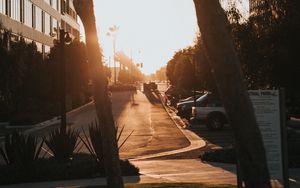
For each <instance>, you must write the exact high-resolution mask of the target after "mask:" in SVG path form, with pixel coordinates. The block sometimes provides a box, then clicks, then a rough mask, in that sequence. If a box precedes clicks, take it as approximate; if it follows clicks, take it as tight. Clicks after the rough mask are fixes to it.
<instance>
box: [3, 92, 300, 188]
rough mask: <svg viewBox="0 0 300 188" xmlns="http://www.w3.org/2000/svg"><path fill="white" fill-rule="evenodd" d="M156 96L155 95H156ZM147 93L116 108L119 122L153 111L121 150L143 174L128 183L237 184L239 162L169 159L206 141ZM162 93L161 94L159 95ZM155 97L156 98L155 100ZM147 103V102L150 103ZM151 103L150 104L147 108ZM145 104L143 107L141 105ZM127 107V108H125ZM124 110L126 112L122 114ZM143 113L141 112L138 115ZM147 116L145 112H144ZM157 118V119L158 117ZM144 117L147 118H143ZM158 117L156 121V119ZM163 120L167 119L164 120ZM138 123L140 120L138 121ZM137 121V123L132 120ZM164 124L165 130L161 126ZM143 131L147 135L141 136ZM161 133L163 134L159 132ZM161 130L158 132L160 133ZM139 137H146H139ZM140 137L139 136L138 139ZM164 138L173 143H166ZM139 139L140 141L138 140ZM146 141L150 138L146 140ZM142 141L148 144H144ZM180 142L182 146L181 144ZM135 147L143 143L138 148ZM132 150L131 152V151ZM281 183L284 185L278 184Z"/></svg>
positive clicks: (100, 181) (293, 176)
mask: <svg viewBox="0 0 300 188" xmlns="http://www.w3.org/2000/svg"><path fill="white" fill-rule="evenodd" d="M153 96H154V99H153V98H152V97H153ZM153 96H146V97H147V100H149V101H148V102H147V101H145V98H144V96H143V94H142V93H137V94H135V95H134V97H135V102H136V103H140V104H141V103H144V105H141V106H140V105H131V104H128V102H124V104H123V107H122V109H123V110H119V111H118V110H117V111H115V112H114V113H115V114H114V115H115V116H117V117H118V119H119V122H131V120H132V118H129V117H132V116H133V115H136V114H137V113H138V112H142V113H141V114H140V116H142V115H143V114H144V113H145V111H147V112H148V113H150V114H151V118H149V117H146V118H144V119H148V121H150V119H151V123H149V122H147V121H145V122H144V125H145V126H146V128H143V127H140V128H137V129H136V130H135V136H134V137H133V138H132V140H131V142H132V143H131V144H129V146H127V149H125V148H124V150H125V151H123V152H121V156H122V157H123V158H124V157H125V158H126V157H129V158H130V162H131V163H132V164H134V165H135V166H137V167H138V168H139V169H140V174H141V175H140V176H130V177H123V179H124V182H125V183H171V182H172V183H174V182H189V183H190V182H194V183H212V184H233V185H236V170H235V169H236V168H235V165H230V164H221V163H203V162H202V161H200V160H199V159H197V158H194V159H165V158H164V157H165V156H172V155H176V154H179V153H184V152H188V151H193V150H196V149H199V148H202V147H205V146H206V143H205V141H204V140H203V139H202V138H200V137H199V136H197V135H196V134H195V133H193V132H192V131H191V130H189V129H185V127H184V125H183V124H182V123H183V122H182V121H181V119H180V118H178V117H176V116H173V115H172V114H169V113H168V112H167V110H165V109H164V106H162V105H161V104H159V103H157V102H155V100H157V99H155V95H153ZM156 97H159V96H156ZM153 100H154V102H153ZM146 104H147V105H146ZM146 106H147V108H146ZM140 108H142V109H140ZM124 110H125V111H124ZM122 113H124V114H122ZM138 116H139V115H138ZM143 116H145V114H144V115H143ZM120 117H121V118H120ZM156 118H157V119H156ZM142 119H143V118H142ZM152 120H154V121H152ZM160 120H163V123H161V122H160ZM136 123H137V122H136ZM132 124H133V125H134V124H135V123H132ZM132 124H131V125H132ZM161 127H163V129H162V130H161V129H160V128H161ZM125 128H127V130H126V131H127V132H129V131H132V126H128V127H125ZM141 132H145V133H147V134H146V135H142V136H139V134H140V133H141ZM158 132H159V133H161V135H159V134H157V133H158ZM156 134H157V135H156ZM174 134H176V136H179V138H180V139H179V141H176V139H173V138H172V137H174ZM139 137H143V138H141V139H139ZM136 138H137V139H136ZM163 140H167V141H166V142H167V143H168V145H170V146H169V147H165V146H164V145H163ZM135 141H137V142H138V143H139V144H134V142H135ZM145 141H146V142H145ZM142 143H143V144H144V145H142ZM178 144H179V146H178ZM135 147H143V148H145V151H144V152H143V151H142V149H135ZM129 151H131V152H129ZM289 172H290V183H291V186H290V187H291V188H296V187H300V170H299V169H290V170H289ZM105 184H106V180H105V178H93V179H81V180H67V181H53V182H39V183H27V184H16V185H5V186H0V188H2V187H3V188H4V187H5V188H19V187H21V188H27V187H28V188H40V187H42V188H56V187H80V186H88V185H89V186H95V185H105ZM274 187H280V186H278V185H277V186H274Z"/></svg>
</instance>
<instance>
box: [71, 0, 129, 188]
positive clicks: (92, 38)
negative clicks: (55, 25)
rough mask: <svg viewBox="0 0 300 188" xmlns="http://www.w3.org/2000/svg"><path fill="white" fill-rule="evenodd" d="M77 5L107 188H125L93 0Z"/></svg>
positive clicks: (79, 1) (75, 3)
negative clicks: (100, 140) (89, 72)
mask: <svg viewBox="0 0 300 188" xmlns="http://www.w3.org/2000/svg"><path fill="white" fill-rule="evenodd" d="M73 3H74V7H75V9H76V12H77V13H78V15H79V17H80V19H81V21H82V23H83V26H84V29H85V36H86V47H87V57H88V61H89V64H90V66H91V69H92V80H93V93H94V99H95V106H96V113H97V116H98V119H99V124H101V126H100V129H101V132H102V133H103V138H102V145H103V155H104V156H103V158H104V167H105V171H106V176H107V184H108V187H114V188H123V187H124V185H123V180H122V176H121V169H120V163H119V152H118V145H117V141H116V135H115V131H116V130H115V129H116V128H115V122H114V118H113V114H112V107H111V101H110V98H109V96H108V92H107V84H108V79H107V77H106V74H105V69H104V66H103V63H102V51H101V50H100V47H99V43H98V36H97V29H96V19H95V14H94V4H93V0H74V2H73Z"/></svg>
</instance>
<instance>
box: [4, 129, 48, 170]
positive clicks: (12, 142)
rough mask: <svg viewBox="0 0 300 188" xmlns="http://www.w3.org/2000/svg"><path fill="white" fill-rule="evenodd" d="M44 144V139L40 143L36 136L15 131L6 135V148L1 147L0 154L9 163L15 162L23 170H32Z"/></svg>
mask: <svg viewBox="0 0 300 188" xmlns="http://www.w3.org/2000/svg"><path fill="white" fill-rule="evenodd" d="M43 144H44V141H43V140H42V141H41V143H40V144H39V141H38V139H37V138H36V137H35V136H32V135H29V136H27V135H24V134H21V133H19V132H13V133H12V134H11V135H10V134H9V135H6V136H5V143H4V148H0V154H1V156H2V157H3V159H4V161H5V163H6V164H7V165H13V164H15V165H17V166H18V167H19V168H20V169H21V170H25V171H27V170H30V171H31V170H32V169H33V168H32V167H33V166H34V162H35V161H36V160H37V159H38V157H39V154H40V152H41V149H42V146H43Z"/></svg>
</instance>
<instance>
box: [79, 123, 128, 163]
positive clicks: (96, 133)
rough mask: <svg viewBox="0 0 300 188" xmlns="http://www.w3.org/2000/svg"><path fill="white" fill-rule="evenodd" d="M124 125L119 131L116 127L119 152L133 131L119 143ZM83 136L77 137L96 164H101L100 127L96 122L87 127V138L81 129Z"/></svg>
mask: <svg viewBox="0 0 300 188" xmlns="http://www.w3.org/2000/svg"><path fill="white" fill-rule="evenodd" d="M124 128H125V125H124V126H123V127H122V128H121V129H120V128H119V126H117V127H116V132H115V134H116V139H117V143H118V149H119V150H120V149H121V148H122V147H123V146H124V144H125V143H126V142H127V140H128V139H129V137H130V136H131V135H132V133H133V132H134V131H131V133H130V134H129V135H127V136H126V138H125V139H124V140H123V141H121V136H122V134H123V131H124ZM82 133H83V136H79V138H80V140H81V141H82V142H83V143H84V145H85V146H86V148H87V149H88V151H89V152H90V154H91V155H92V156H93V157H94V158H95V159H96V161H97V162H100V163H102V162H103V146H102V134H101V129H100V125H99V123H98V122H97V121H95V122H94V123H91V124H90V125H89V137H88V135H87V134H86V132H85V131H84V130H83V129H82Z"/></svg>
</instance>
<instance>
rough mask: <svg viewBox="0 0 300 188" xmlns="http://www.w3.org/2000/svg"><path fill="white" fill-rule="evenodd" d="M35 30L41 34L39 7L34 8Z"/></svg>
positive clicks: (41, 22) (41, 17)
mask: <svg viewBox="0 0 300 188" xmlns="http://www.w3.org/2000/svg"><path fill="white" fill-rule="evenodd" d="M35 29H36V30H38V31H40V32H43V11H42V9H40V8H39V7H35Z"/></svg>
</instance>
